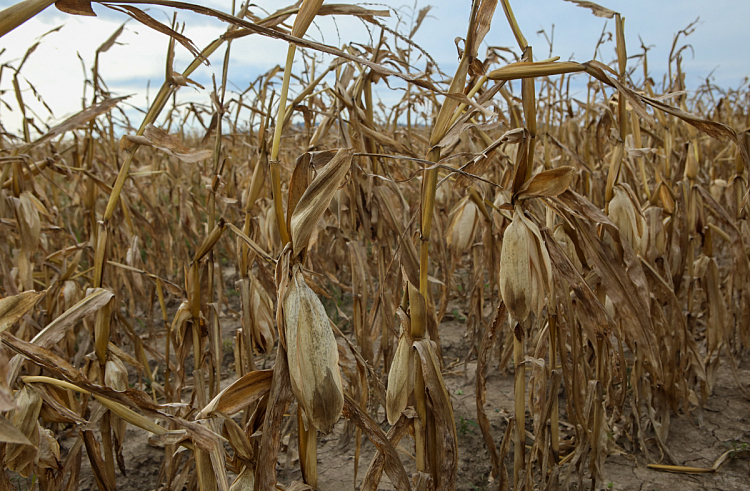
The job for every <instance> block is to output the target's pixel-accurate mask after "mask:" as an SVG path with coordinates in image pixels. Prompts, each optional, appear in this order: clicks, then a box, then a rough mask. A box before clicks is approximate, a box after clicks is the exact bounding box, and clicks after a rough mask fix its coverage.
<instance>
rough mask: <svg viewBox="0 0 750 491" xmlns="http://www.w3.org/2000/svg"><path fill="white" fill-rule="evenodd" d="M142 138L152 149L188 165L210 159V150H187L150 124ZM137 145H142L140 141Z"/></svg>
mask: <svg viewBox="0 0 750 491" xmlns="http://www.w3.org/2000/svg"><path fill="white" fill-rule="evenodd" d="M143 137H144V138H145V139H146V141H147V142H148V144H150V145H151V146H153V147H154V148H158V149H159V150H161V151H163V152H164V153H166V154H167V155H173V156H175V157H177V158H178V159H180V160H181V161H183V162H185V163H188V164H193V163H195V162H200V161H201V160H205V159H207V158H209V157H211V153H212V152H211V150H193V149H191V148H188V147H186V146H184V145H183V144H182V143H180V140H179V139H178V138H177V137H176V136H175V135H170V134H169V133H167V132H166V131H164V130H162V129H160V128H157V127H156V126H154V125H152V124H150V123H149V124H148V125H147V126H146V130H145V131H144V132H143ZM137 143H141V144H142V143H143V142H142V140H138V141H137Z"/></svg>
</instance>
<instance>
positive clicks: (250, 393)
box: [198, 370, 273, 418]
mask: <svg viewBox="0 0 750 491" xmlns="http://www.w3.org/2000/svg"><path fill="white" fill-rule="evenodd" d="M272 377H273V370H256V371H254V372H250V373H247V374H245V375H243V376H242V377H240V378H238V379H237V380H235V381H234V382H232V383H231V384H230V385H229V386H228V387H227V388H225V389H224V390H222V391H221V392H219V393H218V394H217V395H216V397H214V398H213V400H212V401H211V402H210V403H208V405H207V406H206V407H205V408H203V410H202V411H201V412H200V414H198V418H206V417H208V416H211V415H212V414H213V413H215V412H219V413H223V414H226V415H228V416H232V415H234V414H236V413H238V412H239V411H241V410H242V409H244V408H246V407H247V406H249V405H250V404H252V403H253V402H255V401H257V400H258V399H260V398H261V397H263V396H264V395H266V394H267V393H268V391H269V390H270V389H271V378H272Z"/></svg>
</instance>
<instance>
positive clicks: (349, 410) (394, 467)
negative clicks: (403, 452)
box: [344, 394, 411, 491]
mask: <svg viewBox="0 0 750 491" xmlns="http://www.w3.org/2000/svg"><path fill="white" fill-rule="evenodd" d="M344 416H346V417H347V418H348V419H349V420H350V421H351V422H352V423H354V424H355V425H357V427H358V428H361V429H362V431H363V432H364V434H365V435H366V436H367V438H369V439H370V441H371V442H372V443H373V445H375V447H376V448H377V449H378V451H379V452H380V453H382V454H383V456H384V469H385V473H386V474H387V475H388V477H390V478H391V482H392V483H393V485H394V486H395V487H396V489H397V490H398V491H410V490H411V486H410V485H409V478H408V477H407V475H406V470H404V465H403V464H402V463H401V460H400V459H399V458H398V454H397V453H396V449H395V448H393V445H391V442H390V441H389V440H388V438H387V437H386V436H385V433H383V430H381V429H380V426H378V424H377V423H376V422H375V421H373V420H372V418H371V417H370V416H369V415H368V414H367V413H365V412H364V411H362V409H361V408H360V407H359V404H357V403H356V402H355V401H354V400H352V398H351V397H349V396H348V395H346V394H344Z"/></svg>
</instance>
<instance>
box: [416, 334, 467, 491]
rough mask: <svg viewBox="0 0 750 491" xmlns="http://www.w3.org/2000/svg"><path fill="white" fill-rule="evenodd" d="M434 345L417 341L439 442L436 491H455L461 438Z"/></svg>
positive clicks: (435, 449) (435, 446) (435, 443)
mask: <svg viewBox="0 0 750 491" xmlns="http://www.w3.org/2000/svg"><path fill="white" fill-rule="evenodd" d="M433 345H434V343H433V342H432V341H430V340H428V339H420V340H416V341H415V342H414V348H415V349H416V352H417V354H418V356H419V361H420V362H421V366H422V375H423V376H424V391H425V395H426V396H427V399H428V400H429V406H430V408H431V411H430V418H434V421H435V423H434V424H435V434H436V440H435V441H433V442H432V443H431V445H432V448H431V449H430V451H431V452H434V455H435V460H434V462H435V464H437V465H438V468H437V469H432V472H431V474H432V476H433V479H435V489H438V490H440V489H445V490H448V489H455V486H456V472H457V470H458V436H457V434H456V423H455V420H454V418H453V405H452V404H451V399H450V395H449V394H448V390H447V389H446V388H445V382H444V381H443V376H442V375H441V373H440V364H439V363H438V361H437V358H436V357H435V348H434V347H433Z"/></svg>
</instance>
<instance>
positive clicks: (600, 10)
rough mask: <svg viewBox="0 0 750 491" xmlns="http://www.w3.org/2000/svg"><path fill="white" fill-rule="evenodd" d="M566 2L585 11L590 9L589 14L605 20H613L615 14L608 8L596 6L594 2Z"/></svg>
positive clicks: (581, 0) (579, 0)
mask: <svg viewBox="0 0 750 491" xmlns="http://www.w3.org/2000/svg"><path fill="white" fill-rule="evenodd" d="M565 1H566V2H570V3H574V4H576V5H578V6H579V7H583V8H586V9H591V12H592V13H593V14H594V15H595V16H597V17H603V18H605V19H612V18H614V16H615V14H616V12H615V11H614V10H610V9H608V8H604V7H602V6H601V5H599V4H596V3H594V2H589V1H586V0H565Z"/></svg>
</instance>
